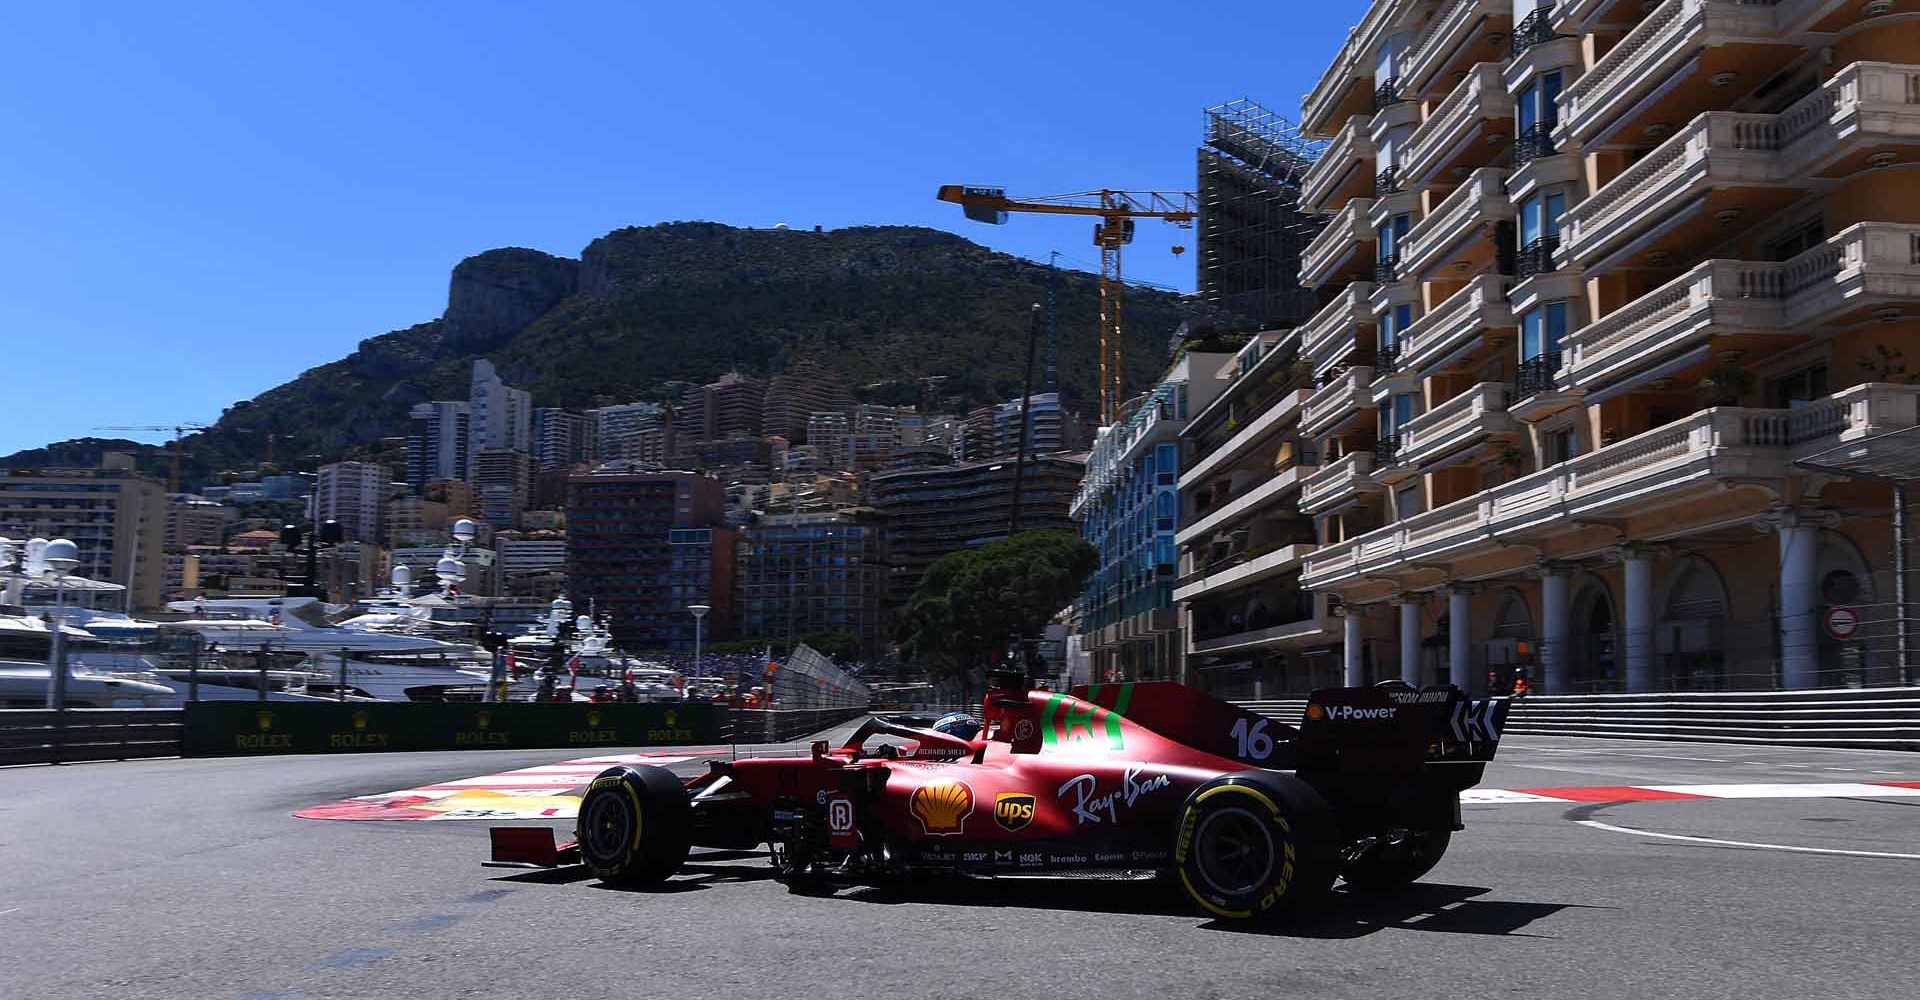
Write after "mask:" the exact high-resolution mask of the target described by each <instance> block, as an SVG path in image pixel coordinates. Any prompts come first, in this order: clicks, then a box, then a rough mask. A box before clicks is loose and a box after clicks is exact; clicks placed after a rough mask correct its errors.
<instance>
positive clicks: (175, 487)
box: [94, 423, 211, 493]
mask: <svg viewBox="0 0 1920 1000" xmlns="http://www.w3.org/2000/svg"><path fill="white" fill-rule="evenodd" d="M210 426H211V425H209V424H188V423H181V424H141V425H139V426H132V427H129V426H121V425H114V426H109V427H95V428H94V430H96V431H151V432H154V433H159V432H160V431H172V432H173V444H172V445H171V447H172V449H173V470H172V474H171V475H169V476H168V477H167V492H168V493H178V492H180V439H181V438H183V437H186V436H187V432H188V431H204V430H207V429H208V428H209V427H210Z"/></svg>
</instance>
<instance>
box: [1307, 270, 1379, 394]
mask: <svg viewBox="0 0 1920 1000" xmlns="http://www.w3.org/2000/svg"><path fill="white" fill-rule="evenodd" d="M1372 300H1373V283H1372V282H1370V281H1356V282H1354V283H1353V284H1350V285H1348V286H1347V287H1346V288H1344V289H1342V290H1341V291H1340V294H1339V295H1336V296H1334V298H1333V300H1332V301H1330V302H1328V303H1327V304H1326V305H1324V306H1321V307H1320V311H1319V312H1317V313H1314V314H1313V315H1312V316H1311V317H1309V318H1308V319H1307V321H1306V322H1305V323H1302V324H1301V325H1300V327H1299V331H1300V354H1301V357H1303V358H1305V359H1306V360H1307V361H1308V362H1310V363H1311V364H1312V365H1313V373H1314V375H1315V376H1323V375H1325V374H1327V373H1328V372H1330V371H1332V370H1333V369H1334V368H1335V367H1337V366H1338V365H1339V364H1340V363H1341V361H1343V360H1344V359H1346V358H1347V357H1348V356H1349V355H1351V354H1352V353H1353V352H1354V351H1355V350H1357V349H1358V348H1359V347H1360V346H1361V345H1360V343H1359V341H1358V340H1357V339H1356V338H1355V334H1356V331H1358V330H1359V328H1361V327H1363V326H1371V325H1373V305H1372ZM1369 346H1370V345H1369Z"/></svg>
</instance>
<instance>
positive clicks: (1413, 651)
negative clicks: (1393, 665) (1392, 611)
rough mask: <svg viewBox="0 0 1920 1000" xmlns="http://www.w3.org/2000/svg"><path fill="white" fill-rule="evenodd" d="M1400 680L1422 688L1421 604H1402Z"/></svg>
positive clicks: (1413, 602)
mask: <svg viewBox="0 0 1920 1000" xmlns="http://www.w3.org/2000/svg"><path fill="white" fill-rule="evenodd" d="M1400 679H1401V680H1403V681H1406V682H1407V683H1408V684H1412V685H1413V686H1415V687H1419V686H1420V602H1418V601H1402V602H1401V603H1400Z"/></svg>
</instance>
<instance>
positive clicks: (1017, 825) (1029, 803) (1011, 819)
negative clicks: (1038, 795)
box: [993, 792, 1034, 833]
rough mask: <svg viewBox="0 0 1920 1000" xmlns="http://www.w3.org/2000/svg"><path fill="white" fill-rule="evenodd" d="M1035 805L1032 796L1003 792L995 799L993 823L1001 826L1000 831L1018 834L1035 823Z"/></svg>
mask: <svg viewBox="0 0 1920 1000" xmlns="http://www.w3.org/2000/svg"><path fill="white" fill-rule="evenodd" d="M1033 803H1034V798H1033V796H1031V795H1022V794H1019V793H1017V792H1001V793H1000V794H999V795H997V796H994V799H993V821H994V822H995V823H998V824H999V825H1000V829H1002V830H1005V831H1007V832H1008V833H1017V832H1019V831H1020V830H1023V829H1025V828H1026V826H1027V824H1028V823H1031V822H1033Z"/></svg>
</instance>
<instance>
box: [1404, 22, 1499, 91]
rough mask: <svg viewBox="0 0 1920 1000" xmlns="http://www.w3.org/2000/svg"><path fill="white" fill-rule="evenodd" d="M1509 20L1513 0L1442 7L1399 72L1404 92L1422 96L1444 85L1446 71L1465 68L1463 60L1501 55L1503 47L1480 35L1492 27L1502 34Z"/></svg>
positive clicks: (1409, 53) (1428, 23) (1410, 51)
mask: <svg viewBox="0 0 1920 1000" xmlns="http://www.w3.org/2000/svg"><path fill="white" fill-rule="evenodd" d="M1512 19H1513V3H1512V0H1453V2H1451V3H1449V4H1447V5H1446V6H1445V7H1443V8H1441V10H1440V12H1439V13H1438V14H1435V15H1434V16H1433V17H1432V18H1431V19H1429V20H1428V21H1427V28H1426V31H1424V32H1422V33H1421V35H1420V38H1419V39H1418V40H1417V41H1415V42H1414V44H1413V48H1411V49H1410V50H1408V52H1407V55H1406V58H1405V61H1404V64H1405V68H1403V69H1402V70H1401V71H1400V79H1401V81H1402V86H1403V87H1404V88H1405V91H1406V93H1407V94H1408V95H1421V94H1425V93H1427V92H1428V91H1429V90H1431V89H1435V87H1436V86H1444V82H1442V81H1444V80H1445V79H1446V77H1447V75H1448V74H1447V71H1448V70H1451V69H1455V68H1456V67H1457V68H1465V67H1464V66H1462V65H1461V64H1462V63H1463V62H1464V61H1466V60H1474V61H1476V62H1477V61H1479V60H1478V59H1475V56H1476V55H1478V56H1480V58H1493V57H1494V56H1498V55H1504V54H1505V52H1506V46H1505V45H1503V44H1502V45H1497V46H1496V45H1492V44H1491V43H1490V39H1489V38H1488V37H1486V36H1485V34H1483V32H1485V29H1486V28H1491V29H1493V30H1497V31H1500V32H1502V33H1504V32H1506V31H1507V30H1508V27H1509V23H1510V22H1511V21H1512ZM1476 34H1481V35H1482V37H1480V38H1475V35H1476ZM1467 65H1471V63H1467Z"/></svg>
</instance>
